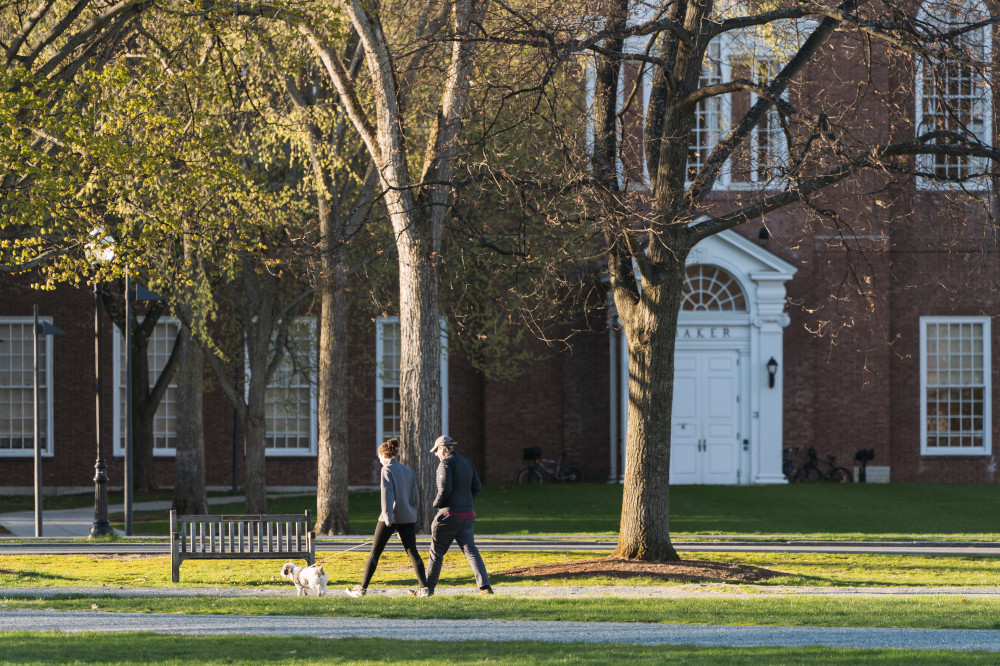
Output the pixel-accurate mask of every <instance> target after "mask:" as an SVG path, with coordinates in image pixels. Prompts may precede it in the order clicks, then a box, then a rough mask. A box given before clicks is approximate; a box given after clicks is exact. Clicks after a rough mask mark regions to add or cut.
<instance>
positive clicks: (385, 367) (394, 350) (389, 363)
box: [375, 317, 448, 443]
mask: <svg viewBox="0 0 1000 666" xmlns="http://www.w3.org/2000/svg"><path fill="white" fill-rule="evenodd" d="M400 349H401V345H400V334H399V317H379V318H378V319H377V320H375V360H376V367H375V439H376V443H380V442H383V441H385V440H386V439H388V438H390V437H399V435H400V399H399V384H400V374H399V362H400V356H401V354H400ZM441 434H445V435H446V434H448V329H447V326H446V322H445V320H444V318H442V319H441Z"/></svg>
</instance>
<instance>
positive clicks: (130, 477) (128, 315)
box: [125, 266, 163, 536]
mask: <svg viewBox="0 0 1000 666" xmlns="http://www.w3.org/2000/svg"><path fill="white" fill-rule="evenodd" d="M160 300H163V299H162V298H161V297H160V296H159V295H158V294H156V293H154V292H152V291H150V290H149V289H146V288H145V287H143V286H142V285H141V284H136V285H135V286H134V288H133V285H132V278H131V277H130V276H129V270H128V266H125V536H132V510H133V502H132V495H133V493H132V491H133V487H134V485H135V476H134V457H133V455H132V445H133V432H134V430H133V428H134V426H135V424H134V414H135V410H134V409H133V406H132V304H133V303H134V302H135V301H160Z"/></svg>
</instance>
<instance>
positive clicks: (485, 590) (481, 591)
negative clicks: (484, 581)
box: [479, 585, 493, 594]
mask: <svg viewBox="0 0 1000 666" xmlns="http://www.w3.org/2000/svg"><path fill="white" fill-rule="evenodd" d="M479 594H493V588H492V587H490V586H489V585H487V586H486V587H481V588H479Z"/></svg>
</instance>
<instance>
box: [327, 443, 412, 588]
mask: <svg viewBox="0 0 1000 666" xmlns="http://www.w3.org/2000/svg"><path fill="white" fill-rule="evenodd" d="M378 459H379V461H380V462H381V463H382V483H381V485H382V513H381V514H379V517H378V524H377V525H376V526H375V536H373V537H372V550H371V552H370V553H369V554H368V561H367V562H366V563H365V575H364V579H362V581H361V585H355V586H354V587H349V588H347V594H348V595H350V596H352V597H363V596H365V593H366V592H367V591H368V583H370V582H371V579H372V576H373V575H375V567H377V566H378V560H379V558H380V557H382V551H383V550H385V545H386V544H387V543H389V537H391V536H392V535H393V533H394V532H395V533H398V534H399V540H400V541H402V542H403V549H404V550H405V551H406V554H407V555H409V557H410V562H412V563H413V571H414V572H416V574H417V582H418V583H419V584H420V587H421V588H426V587H427V579H426V577H425V575H424V561H423V560H422V559H420V553H419V552H418V551H417V497H418V495H419V492H418V491H417V478H416V476H415V475H414V474H413V470H411V469H410V468H409V467H407V466H406V465H404V464H403V463H401V462H399V440H398V439H396V438H393V439H387V440H386V441H384V442H382V443H381V444H380V445H379V447H378Z"/></svg>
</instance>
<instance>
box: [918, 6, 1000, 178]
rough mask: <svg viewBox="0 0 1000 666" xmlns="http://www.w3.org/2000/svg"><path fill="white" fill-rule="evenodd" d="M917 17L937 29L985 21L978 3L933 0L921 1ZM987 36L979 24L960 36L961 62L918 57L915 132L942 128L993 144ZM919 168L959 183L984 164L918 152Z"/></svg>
mask: <svg viewBox="0 0 1000 666" xmlns="http://www.w3.org/2000/svg"><path fill="white" fill-rule="evenodd" d="M921 18H922V20H924V21H927V22H928V23H929V24H930V25H931V26H933V27H934V28H936V29H938V30H941V31H948V30H950V29H951V28H953V27H958V26H963V25H967V24H968V23H969V22H970V21H979V20H984V19H987V18H988V15H987V13H986V12H985V11H984V10H983V8H982V7H980V6H978V5H976V6H972V5H968V6H966V7H957V6H955V5H954V3H946V2H940V1H939V0H934V1H932V2H928V3H925V4H924V7H923V9H922V10H921ZM990 40H991V34H990V29H989V28H988V27H981V28H979V29H977V30H972V31H968V32H966V33H964V34H963V35H962V36H961V37H960V38H959V41H958V48H959V50H960V52H961V53H962V56H963V58H962V61H961V62H959V61H958V60H959V59H954V60H948V61H944V62H942V61H938V60H934V59H921V60H919V61H918V63H917V81H916V90H917V95H916V97H917V108H916V120H917V133H918V134H921V135H922V134H925V133H926V132H932V131H940V130H944V131H948V132H955V133H957V134H960V135H963V136H965V137H966V139H967V140H968V141H971V142H973V143H974V142H976V141H978V142H981V143H984V144H987V145H989V144H991V143H992V134H993V130H992V122H991V110H992V97H991V94H990V85H989V81H987V80H986V79H985V78H984V77H985V74H986V72H987V71H988V69H989V67H990V64H991V60H992V49H991V47H990ZM954 142H956V141H955V139H948V138H941V139H937V140H935V143H954ZM918 166H919V168H920V170H921V171H922V172H924V173H926V174H928V175H932V176H934V177H935V178H936V179H941V180H946V181H961V180H967V179H970V178H974V177H976V176H978V175H980V174H982V173H983V171H984V170H985V168H986V162H985V160H983V159H982V158H978V157H970V156H967V155H922V156H921V157H920V159H919V161H918ZM924 184H925V185H926V184H927V182H926V181H925V183H924Z"/></svg>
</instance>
